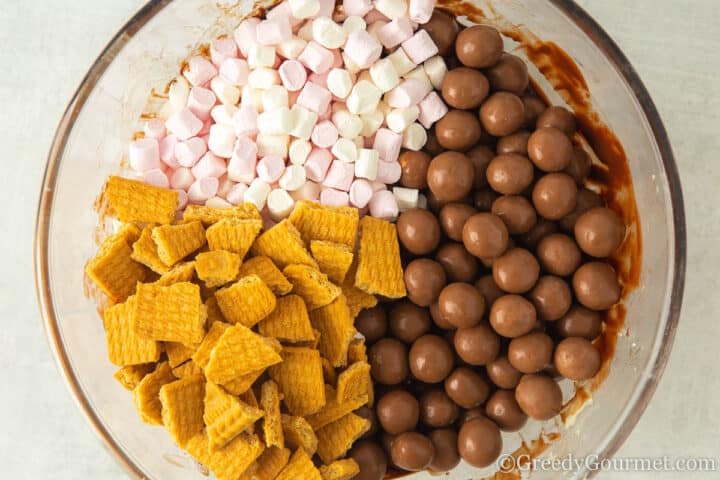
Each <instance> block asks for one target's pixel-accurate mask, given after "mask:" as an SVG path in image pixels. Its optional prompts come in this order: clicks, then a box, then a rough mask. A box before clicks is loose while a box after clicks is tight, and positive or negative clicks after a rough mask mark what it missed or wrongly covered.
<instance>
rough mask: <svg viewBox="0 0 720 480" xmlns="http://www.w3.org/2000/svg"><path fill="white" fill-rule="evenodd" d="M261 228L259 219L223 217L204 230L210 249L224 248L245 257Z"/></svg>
mask: <svg viewBox="0 0 720 480" xmlns="http://www.w3.org/2000/svg"><path fill="white" fill-rule="evenodd" d="M260 230H262V221H261V220H245V219H240V218H223V219H222V220H220V221H218V222H217V223H215V224H213V225H211V226H210V227H208V229H207V231H206V232H205V236H206V237H207V241H208V247H210V250H225V251H228V252H233V253H236V254H238V255H240V258H241V259H242V258H245V255H247V253H248V251H250V247H251V246H252V244H253V242H254V241H255V238H256V237H257V236H258V234H259V233H260Z"/></svg>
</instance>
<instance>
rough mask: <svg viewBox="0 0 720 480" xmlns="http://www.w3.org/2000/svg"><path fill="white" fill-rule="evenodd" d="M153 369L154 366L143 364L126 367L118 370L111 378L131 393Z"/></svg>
mask: <svg viewBox="0 0 720 480" xmlns="http://www.w3.org/2000/svg"><path fill="white" fill-rule="evenodd" d="M154 369H155V364H153V363H145V364H142V365H126V366H124V367H122V368H121V369H120V370H118V371H117V372H115V374H114V375H113V377H114V378H115V380H117V381H118V382H120V385H122V386H123V388H124V389H125V390H129V391H131V392H132V391H133V390H135V387H137V386H138V384H139V383H140V382H141V381H142V379H143V378H145V375H147V374H149V373H150V372H152V371H153V370H154Z"/></svg>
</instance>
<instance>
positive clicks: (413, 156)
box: [399, 150, 430, 189]
mask: <svg viewBox="0 0 720 480" xmlns="http://www.w3.org/2000/svg"><path fill="white" fill-rule="evenodd" d="M399 161H400V167H402V173H401V176H400V185H402V186H403V187H407V188H418V189H423V188H427V171H428V167H429V166H430V155H428V154H427V153H425V152H413V151H412V150H406V151H404V152H403V153H401V154H400V159H399Z"/></svg>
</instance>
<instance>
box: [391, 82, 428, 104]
mask: <svg viewBox="0 0 720 480" xmlns="http://www.w3.org/2000/svg"><path fill="white" fill-rule="evenodd" d="M427 93H428V92H427V90H425V85H424V84H423V82H421V81H420V80H417V79H415V78H408V79H407V80H404V81H403V82H402V83H401V84H400V85H398V86H397V87H395V88H393V89H392V90H390V93H388V94H387V103H388V105H390V106H391V107H393V108H409V107H412V106H413V105H417V104H418V103H420V101H421V100H422V99H423V98H425V96H426V95H427Z"/></svg>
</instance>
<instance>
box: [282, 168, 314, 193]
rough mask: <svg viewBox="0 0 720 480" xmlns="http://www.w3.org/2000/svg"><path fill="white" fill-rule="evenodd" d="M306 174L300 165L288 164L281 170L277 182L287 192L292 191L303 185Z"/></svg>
mask: <svg viewBox="0 0 720 480" xmlns="http://www.w3.org/2000/svg"><path fill="white" fill-rule="evenodd" d="M306 180H307V176H306V175H305V168H304V167H303V166H302V165H289V166H288V167H287V168H286V169H285V171H284V172H283V174H282V176H281V177H280V180H279V181H278V184H279V185H280V188H284V189H285V190H287V191H288V192H293V191H295V190H297V189H299V188H300V187H302V186H303V184H304V183H305V181H306Z"/></svg>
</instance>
